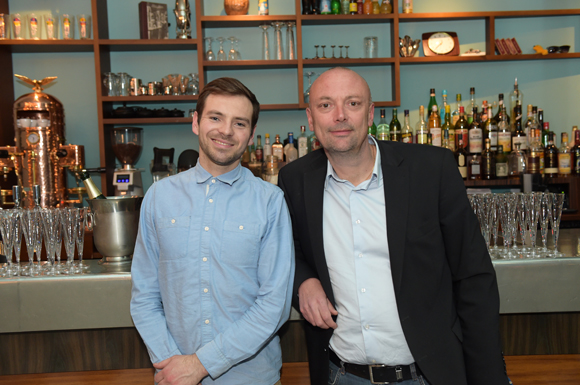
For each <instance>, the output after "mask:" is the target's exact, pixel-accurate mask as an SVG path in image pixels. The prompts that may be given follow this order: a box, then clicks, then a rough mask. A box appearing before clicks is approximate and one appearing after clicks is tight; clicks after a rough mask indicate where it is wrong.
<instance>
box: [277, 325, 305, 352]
mask: <svg viewBox="0 0 580 385" xmlns="http://www.w3.org/2000/svg"><path fill="white" fill-rule="evenodd" d="M304 322H306V321H289V322H286V324H285V325H284V326H282V328H281V329H280V331H279V332H278V335H279V336H280V346H281V347H282V361H283V362H304V361H308V354H307V353H306V336H305V335H304V326H303V323H304Z"/></svg>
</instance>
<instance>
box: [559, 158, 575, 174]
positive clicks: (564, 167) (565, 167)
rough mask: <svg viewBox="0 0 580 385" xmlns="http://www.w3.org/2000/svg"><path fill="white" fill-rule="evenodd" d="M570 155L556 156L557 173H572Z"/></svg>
mask: <svg viewBox="0 0 580 385" xmlns="http://www.w3.org/2000/svg"><path fill="white" fill-rule="evenodd" d="M570 162H571V159H570V154H558V172H559V173H560V174H563V175H566V174H571V173H572V165H571V163H570Z"/></svg>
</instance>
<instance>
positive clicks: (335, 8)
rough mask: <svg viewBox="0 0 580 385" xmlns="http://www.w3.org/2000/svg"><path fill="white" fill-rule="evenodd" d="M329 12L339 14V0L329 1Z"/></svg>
mask: <svg viewBox="0 0 580 385" xmlns="http://www.w3.org/2000/svg"><path fill="white" fill-rule="evenodd" d="M330 13H331V14H333V15H340V0H332V1H331V2H330Z"/></svg>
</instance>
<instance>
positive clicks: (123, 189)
mask: <svg viewBox="0 0 580 385" xmlns="http://www.w3.org/2000/svg"><path fill="white" fill-rule="evenodd" d="M111 139H112V142H113V152H114V153H115V156H116V157H117V159H118V160H119V162H121V168H117V169H115V171H114V173H113V186H115V195H116V196H130V197H142V196H143V182H142V181H141V171H142V170H140V169H137V168H135V164H136V163H137V160H138V159H139V155H141V150H142V148H143V129H142V128H139V127H118V128H114V129H112V130H111Z"/></svg>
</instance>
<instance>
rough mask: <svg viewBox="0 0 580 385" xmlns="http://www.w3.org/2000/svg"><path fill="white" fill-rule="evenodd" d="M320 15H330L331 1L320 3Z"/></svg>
mask: <svg viewBox="0 0 580 385" xmlns="http://www.w3.org/2000/svg"><path fill="white" fill-rule="evenodd" d="M320 13H330V0H322V1H321V2H320Z"/></svg>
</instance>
